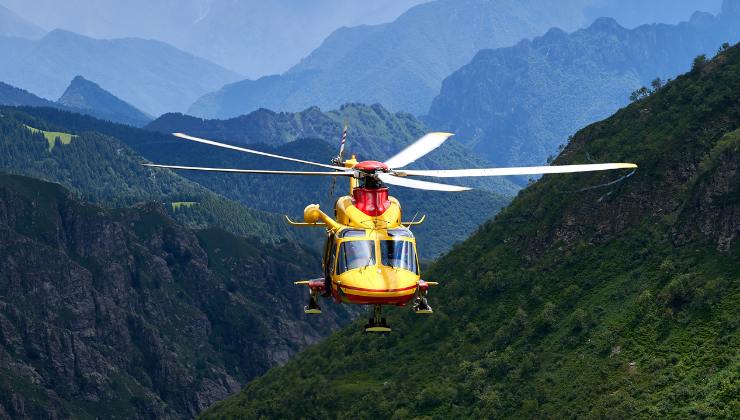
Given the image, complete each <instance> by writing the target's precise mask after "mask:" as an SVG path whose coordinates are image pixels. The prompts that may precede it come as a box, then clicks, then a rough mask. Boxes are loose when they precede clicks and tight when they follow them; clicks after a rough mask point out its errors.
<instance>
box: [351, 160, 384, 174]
mask: <svg viewBox="0 0 740 420" xmlns="http://www.w3.org/2000/svg"><path fill="white" fill-rule="evenodd" d="M354 169H357V170H358V171H361V172H365V173H368V174H374V173H377V172H389V171H390V168H388V165H386V164H385V163H383V162H378V161H377V160H366V161H363V162H360V163H358V164H357V165H355V168H354Z"/></svg>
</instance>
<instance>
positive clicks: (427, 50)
mask: <svg viewBox="0 0 740 420" xmlns="http://www.w3.org/2000/svg"><path fill="white" fill-rule="evenodd" d="M617 3H620V2H616V1H613V2H611V1H609V0H603V1H593V0H591V1H589V0H567V1H552V0H525V1H513V0H503V1H489V0H438V1H433V2H429V3H425V4H421V5H418V6H416V7H413V8H412V9H410V10H409V11H407V12H406V13H404V14H403V15H401V16H400V17H399V18H398V19H396V20H395V21H394V22H392V23H389V24H384V25H374V26H358V27H352V28H340V29H338V30H336V31H335V32H334V33H332V34H331V35H330V36H329V37H328V38H327V39H326V40H325V41H324V42H323V44H322V45H321V46H320V47H319V48H317V49H316V50H314V51H313V52H312V53H311V54H310V55H308V56H307V57H306V58H305V59H303V60H302V61H301V62H300V63H298V64H297V65H295V66H294V67H293V68H291V69H290V70H289V71H287V72H286V73H285V74H282V75H276V76H267V77H263V78H260V79H258V80H244V81H241V82H238V83H234V84H231V85H227V86H224V87H223V88H222V89H221V90H219V91H217V92H213V93H210V94H208V95H205V96H204V97H202V98H200V99H199V100H198V101H197V102H196V103H195V104H193V105H192V106H191V107H190V109H189V110H188V113H190V114H193V115H198V116H203V117H207V118H228V117H234V116H237V115H240V114H245V113H247V112H250V111H253V110H256V109H259V108H269V109H273V110H279V111H298V110H302V109H305V108H307V107H309V106H312V105H316V106H319V107H321V108H322V109H334V108H337V107H339V106H340V105H341V104H344V103H347V102H363V103H380V104H382V105H383V106H385V107H386V108H388V109H390V110H392V111H399V110H400V111H406V112H410V113H412V114H415V115H420V114H423V113H425V112H427V110H428V109H429V105H430V104H431V102H432V99H433V98H434V97H435V96H436V95H437V94H438V93H439V88H440V86H441V82H442V80H443V79H444V78H445V77H447V76H448V75H450V73H452V72H454V71H455V70H457V69H458V68H459V67H460V66H462V65H464V64H465V63H467V62H469V61H470V59H471V58H473V56H474V55H475V53H476V52H478V51H479V50H481V49H484V48H497V47H506V46H510V45H514V44H515V43H517V42H519V41H520V40H521V39H522V38H527V37H532V36H536V35H540V34H542V33H544V32H545V31H547V30H548V29H549V28H551V27H553V26H557V27H560V28H563V29H565V30H567V31H572V30H575V29H577V28H580V27H582V26H585V25H587V24H588V23H590V22H591V21H592V20H593V19H592V18H591V17H590V14H591V13H598V11H599V10H604V9H603V8H602V6H604V7H605V6H606V5H613V4H617ZM641 3H646V2H641ZM641 3H638V2H632V6H633V8H634V10H636V11H637V12H636V14H638V15H639V16H640V17H639V19H632V22H635V21H637V22H639V23H652V22H656V21H658V22H661V21H663V20H661V15H662V13H660V12H659V11H658V10H655V9H652V13H645V12H648V11H650V10H649V9H650V8H648V7H646V6H644V5H643V4H641ZM650 3H651V6H650V7H653V6H654V5H658V6H662V7H675V8H677V9H682V10H683V9H686V8H687V7H688V6H687V4H688V3H690V2H688V1H681V2H678V3H676V2H674V1H668V0H659V1H657V2H650ZM715 6H716V5H715ZM694 7H698V6H692V9H691V10H693V8H694ZM709 7H712V6H711V5H709ZM656 8H657V7H656ZM714 8H715V7H713V9H714ZM614 9H616V8H614V7H612V8H611V9H609V10H614ZM712 11H716V10H712ZM685 13H687V14H688V13H690V12H685ZM618 15H619V14H618ZM684 16H685V15H684Z"/></svg>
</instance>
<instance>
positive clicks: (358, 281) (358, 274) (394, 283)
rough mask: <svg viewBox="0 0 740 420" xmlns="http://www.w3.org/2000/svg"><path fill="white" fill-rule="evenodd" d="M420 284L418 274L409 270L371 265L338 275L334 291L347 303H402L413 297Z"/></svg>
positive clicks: (333, 283)
mask: <svg viewBox="0 0 740 420" xmlns="http://www.w3.org/2000/svg"><path fill="white" fill-rule="evenodd" d="M418 284H419V276H417V275H416V274H414V273H412V272H410V271H406V270H396V269H392V268H387V267H377V266H371V267H367V268H365V269H357V270H352V271H348V272H346V273H344V274H342V275H340V276H336V277H335V278H334V279H333V281H332V291H333V292H334V295H335V296H336V297H337V298H339V299H340V300H341V301H343V302H345V303H355V304H361V305H366V304H378V303H380V304H389V305H403V304H405V303H406V302H408V301H409V300H411V299H412V298H413V297H414V295H415V294H416V289H417V287H418Z"/></svg>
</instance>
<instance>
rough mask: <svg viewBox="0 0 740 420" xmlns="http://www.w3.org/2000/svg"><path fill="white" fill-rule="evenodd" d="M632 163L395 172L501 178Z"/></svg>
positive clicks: (605, 168)
mask: <svg viewBox="0 0 740 420" xmlns="http://www.w3.org/2000/svg"><path fill="white" fill-rule="evenodd" d="M634 168H637V165H635V164H634V163H595V164H588V165H560V166H525V167H517V168H482V169H440V170H435V169H432V170H415V169H403V170H399V171H396V174H397V175H398V176H433V177H437V178H458V177H466V176H503V175H538V174H564V173H572V172H593V171H608V170H611V169H634Z"/></svg>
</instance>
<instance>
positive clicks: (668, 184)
mask: <svg viewBox="0 0 740 420" xmlns="http://www.w3.org/2000/svg"><path fill="white" fill-rule="evenodd" d="M738 103H740V46H736V47H733V48H730V49H727V50H726V51H724V52H722V53H720V54H719V55H718V56H717V57H715V58H714V59H712V60H708V61H707V62H706V64H705V65H704V66H703V67H702V68H701V69H697V70H696V71H693V72H691V73H689V74H687V75H684V76H681V77H679V78H678V79H676V80H675V81H673V82H671V83H668V84H667V85H666V86H664V87H662V88H661V89H660V90H659V91H658V92H656V93H654V94H653V95H650V96H649V97H646V98H644V99H642V100H640V101H639V102H637V103H633V104H631V105H630V106H628V107H627V108H624V109H622V110H620V111H619V112H617V113H616V114H615V115H613V116H612V117H610V118H608V119H606V120H604V121H602V122H599V123H596V124H593V125H591V126H588V127H586V128H584V129H583V130H581V131H579V132H578V133H577V134H576V135H575V136H574V138H573V140H572V141H571V142H570V144H569V145H568V146H567V147H566V148H565V150H564V151H563V153H562V154H561V156H560V157H559V158H558V159H556V161H555V163H556V164H569V163H576V162H583V161H584V159H587V158H588V157H591V158H593V159H596V160H599V161H625V162H630V161H634V162H637V163H638V164H639V165H640V168H639V169H638V170H637V171H636V172H635V173H634V174H633V175H632V176H630V177H627V178H624V179H623V180H622V181H620V182H616V183H612V184H610V185H605V186H603V187H597V188H594V186H597V185H602V184H607V183H608V182H609V181H614V180H615V179H616V178H618V177H619V176H621V175H624V174H614V173H593V174H571V175H556V176H545V177H543V178H542V179H541V180H539V181H538V182H536V183H534V184H533V185H532V186H530V187H529V188H527V189H525V190H523V191H522V192H521V193H520V194H519V195H518V196H517V198H516V199H515V200H514V201H513V202H512V204H511V205H510V206H509V207H508V208H506V209H505V210H504V211H502V212H501V213H500V214H499V215H498V216H497V217H496V218H495V219H494V220H492V221H490V222H488V223H486V224H485V225H484V226H483V227H481V229H480V230H479V231H478V232H477V233H476V234H474V235H473V236H472V237H471V238H469V239H468V240H467V241H465V242H464V243H462V244H461V245H459V246H456V247H455V248H454V249H453V250H452V251H451V252H450V253H449V254H447V255H446V256H444V257H442V258H441V259H440V260H438V261H437V262H436V263H435V264H434V265H433V267H432V268H431V270H429V272H427V273H425V274H424V277H425V278H428V279H430V280H435V281H440V282H441V285H440V287H438V288H436V289H434V290H432V292H431V294H432V296H433V298H432V301H431V303H432V305H433V306H434V308H435V313H434V315H432V316H430V317H421V316H414V315H413V314H412V313H411V312H410V311H409V310H407V309H397V310H395V311H394V310H393V309H392V308H391V309H390V310H388V318H389V323H390V324H391V325H392V326H393V327H394V332H393V333H392V334H390V335H388V336H374V335H366V334H363V333H362V332H361V325H362V324H363V322H361V321H358V322H356V323H355V325H352V326H350V327H348V328H346V329H345V330H343V331H342V332H341V333H338V334H335V335H334V336H332V337H330V338H329V339H327V340H326V341H324V342H323V343H321V344H319V345H317V346H314V347H312V348H310V349H309V350H307V351H305V352H303V353H302V354H300V355H299V356H298V357H296V358H295V359H294V360H293V361H291V362H289V363H288V364H287V365H286V366H284V367H281V368H276V369H273V370H271V371H270V372H268V373H267V374H266V375H265V376H263V377H261V378H259V379H257V380H255V381H253V382H251V383H250V384H249V385H247V386H246V387H245V388H244V389H243V391H242V392H241V393H240V394H239V395H237V396H235V397H233V398H230V399H227V400H225V401H223V402H220V403H218V404H216V405H215V406H214V407H212V408H211V409H210V410H208V411H206V412H204V413H203V415H202V416H203V418H233V417H241V418H296V417H301V418H350V417H351V418H399V419H400V418H425V419H428V418H440V419H441V418H615V419H617V418H648V417H652V418H737V417H738V413H740V403H739V402H738V398H737V396H738V393H740V359H739V358H738V348H740V334H739V333H738V328H737V326H738V308H739V307H740V281H738V280H740V258H739V256H740V236H738V230H737V227H738V218H737V215H738V214H740V131H739V128H740V107H739V106H738Z"/></svg>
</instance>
